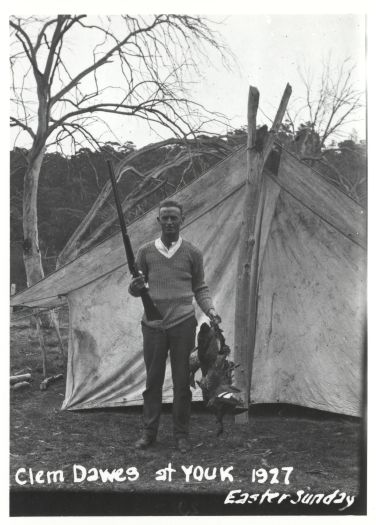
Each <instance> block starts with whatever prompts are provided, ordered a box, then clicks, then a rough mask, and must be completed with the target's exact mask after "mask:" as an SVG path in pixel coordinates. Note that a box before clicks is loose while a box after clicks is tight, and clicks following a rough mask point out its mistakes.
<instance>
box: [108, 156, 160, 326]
mask: <svg viewBox="0 0 376 525" xmlns="http://www.w3.org/2000/svg"><path fill="white" fill-rule="evenodd" d="M107 166H108V173H109V175H110V180H111V184H112V189H113V192H114V197H115V203H116V209H117V213H118V216H119V222H120V228H121V233H122V236H123V243H124V248H125V253H126V256H127V261H128V268H129V271H130V272H131V274H132V276H133V277H139V275H140V274H139V273H138V268H137V266H136V262H135V257H134V253H133V249H132V245H131V240H130V238H129V235H128V233H127V227H126V225H125V220H124V215H123V210H122V207H121V203H120V197H119V193H118V189H117V185H116V179H115V174H114V170H113V168H112V164H111V162H110V161H109V160H108V161H107ZM140 294H141V299H142V304H143V305H144V310H145V315H146V318H147V320H148V321H157V320H161V319H163V318H162V315H161V313H160V311H159V310H158V308H157V307H156V306H155V304H154V302H153V300H152V298H151V297H150V294H149V290H148V289H147V288H146V287H145V286H144V287H143V288H142V290H141V292H140Z"/></svg>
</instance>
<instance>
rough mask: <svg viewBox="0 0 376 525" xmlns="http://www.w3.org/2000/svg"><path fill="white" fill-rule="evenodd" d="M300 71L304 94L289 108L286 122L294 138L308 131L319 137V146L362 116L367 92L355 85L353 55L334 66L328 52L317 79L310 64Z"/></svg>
mask: <svg viewBox="0 0 376 525" xmlns="http://www.w3.org/2000/svg"><path fill="white" fill-rule="evenodd" d="M299 75H300V78H301V80H302V83H303V86H304V96H303V97H301V98H300V99H299V100H297V101H295V104H294V103H293V105H292V108H293V109H289V111H288V112H287V117H288V119H287V122H288V124H289V125H290V128H291V131H292V133H293V135H294V136H295V138H297V137H298V136H299V135H300V136H304V137H303V138H304V139H306V137H307V135H308V134H309V135H311V136H312V137H316V138H317V139H318V140H316V139H314V140H315V142H317V144H315V148H316V149H317V148H318V150H320V149H321V148H323V147H324V145H325V143H326V142H327V141H328V139H333V138H336V137H338V136H339V135H340V134H341V132H342V131H343V128H344V126H347V125H348V124H350V123H351V122H354V121H355V120H356V119H359V110H360V109H361V108H362V107H363V106H364V103H363V96H364V95H363V93H362V92H361V91H360V90H359V89H357V87H356V81H355V65H354V64H352V63H351V61H350V59H346V60H344V61H343V62H342V63H341V64H339V65H337V66H333V65H332V60H331V58H330V56H329V57H328V58H327V59H326V60H325V61H324V63H323V69H322V72H321V75H320V77H319V79H318V82H317V81H316V79H315V75H314V73H313V72H312V71H311V70H310V69H308V68H305V69H304V70H303V69H302V68H299ZM302 142H304V140H303V141H302ZM315 148H314V149H315Z"/></svg>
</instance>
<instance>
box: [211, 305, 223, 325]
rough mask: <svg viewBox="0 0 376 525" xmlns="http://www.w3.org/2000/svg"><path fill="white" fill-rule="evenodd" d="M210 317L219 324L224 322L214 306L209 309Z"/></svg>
mask: <svg viewBox="0 0 376 525" xmlns="http://www.w3.org/2000/svg"><path fill="white" fill-rule="evenodd" d="M208 317H209V319H210V320H211V322H212V323H214V324H219V323H221V322H222V319H221V317H220V316H219V315H218V314H217V312H216V311H215V310H214V308H210V310H209V311H208Z"/></svg>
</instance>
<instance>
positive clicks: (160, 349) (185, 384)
mask: <svg viewBox="0 0 376 525" xmlns="http://www.w3.org/2000/svg"><path fill="white" fill-rule="evenodd" d="M196 326H197V321H196V319H195V317H190V318H189V319H186V320H185V321H183V322H182V323H180V324H178V325H176V326H173V327H172V328H168V329H166V330H163V329H160V328H151V327H149V326H146V325H145V324H144V323H142V333H143V336H144V361H145V365H146V389H145V391H144V392H143V397H144V411H143V418H144V430H145V432H146V434H148V435H149V436H153V437H155V436H156V435H157V431H158V425H159V418H160V414H161V410H162V387H163V382H164V378H165V371H166V359H167V354H168V351H169V350H170V361H171V375H172V382H173V391H174V401H173V409H172V417H173V432H174V437H175V439H178V438H180V437H186V436H187V435H188V433H189V418H190V412H191V399H192V393H191V389H190V386H189V356H190V353H191V351H192V349H193V348H194V346H195V339H196Z"/></svg>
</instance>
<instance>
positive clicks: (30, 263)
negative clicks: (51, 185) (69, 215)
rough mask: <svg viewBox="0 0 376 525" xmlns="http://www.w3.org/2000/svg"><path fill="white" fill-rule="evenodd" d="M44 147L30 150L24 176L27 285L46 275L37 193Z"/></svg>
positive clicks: (24, 253) (24, 243) (24, 246)
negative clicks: (39, 229)
mask: <svg viewBox="0 0 376 525" xmlns="http://www.w3.org/2000/svg"><path fill="white" fill-rule="evenodd" d="M44 151H45V149H44V148H41V149H40V150H39V152H37V153H34V151H33V149H32V150H31V152H30V162H29V166H28V168H27V170H26V173H25V178H24V194H23V234H24V242H23V259H24V264H25V271H26V280H27V286H28V287H29V286H32V285H33V284H35V283H36V282H38V281H40V280H41V279H42V278H43V277H44V272H43V266H42V258H41V254H40V251H39V239H38V212H37V195H38V182H39V174H40V169H41V166H42V161H43V157H44Z"/></svg>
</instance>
